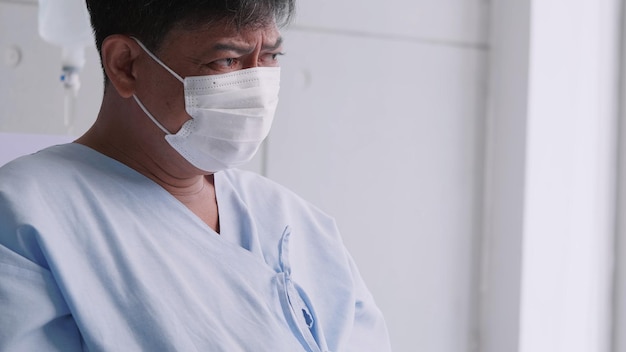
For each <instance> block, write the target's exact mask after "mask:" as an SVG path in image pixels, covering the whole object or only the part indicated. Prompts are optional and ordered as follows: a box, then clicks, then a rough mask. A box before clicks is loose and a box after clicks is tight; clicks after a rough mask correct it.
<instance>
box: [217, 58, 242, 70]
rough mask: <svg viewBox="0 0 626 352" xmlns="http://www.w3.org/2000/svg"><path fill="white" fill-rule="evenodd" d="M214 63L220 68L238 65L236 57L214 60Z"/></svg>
mask: <svg viewBox="0 0 626 352" xmlns="http://www.w3.org/2000/svg"><path fill="white" fill-rule="evenodd" d="M213 64H215V65H216V66H218V67H220V68H232V67H234V66H235V65H237V59H235V58H226V59H220V60H215V61H213Z"/></svg>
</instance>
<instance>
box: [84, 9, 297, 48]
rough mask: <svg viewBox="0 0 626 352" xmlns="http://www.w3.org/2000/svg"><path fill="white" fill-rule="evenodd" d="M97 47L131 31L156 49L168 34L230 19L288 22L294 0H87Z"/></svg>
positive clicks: (244, 24)
mask: <svg viewBox="0 0 626 352" xmlns="http://www.w3.org/2000/svg"><path fill="white" fill-rule="evenodd" d="M86 2H87V9H88V10H89V14H90V16H91V26H92V27H93V30H94V33H95V38H96V47H97V48H98V51H101V49H102V42H103V41H104V39H105V38H106V37H108V36H110V35H112V34H126V35H132V36H134V37H137V38H138V39H140V40H141V41H142V42H143V43H144V45H146V46H147V47H148V49H150V50H151V51H153V52H157V51H158V49H159V47H160V45H161V44H162V41H163V39H164V37H165V36H166V34H167V33H168V32H169V31H170V30H172V29H173V28H176V27H178V26H181V27H182V28H195V27H198V26H202V25H207V24H211V23H214V22H218V21H227V22H226V23H227V24H229V25H234V26H236V28H239V29H240V28H246V27H250V26H263V25H266V24H268V23H269V22H270V21H273V20H275V21H276V24H277V25H279V26H284V25H285V24H287V23H288V22H289V20H290V19H291V17H292V16H293V14H294V11H295V0H86Z"/></svg>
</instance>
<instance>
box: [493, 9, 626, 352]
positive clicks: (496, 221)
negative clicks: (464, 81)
mask: <svg viewBox="0 0 626 352" xmlns="http://www.w3.org/2000/svg"><path fill="white" fill-rule="evenodd" d="M512 3H515V4H514V5H513V4H512ZM512 5H513V6H512ZM620 5H621V2H620V1H619V0H575V1H567V0H525V1H507V0H499V1H494V3H493V7H492V11H493V17H492V27H491V28H492V40H491V44H492V47H491V48H492V56H491V60H492V65H491V66H490V77H491V87H490V92H489V100H490V109H489V111H490V115H489V123H488V126H489V133H488V141H489V142H488V148H487V150H488V151H489V157H488V160H489V161H488V163H487V180H489V181H493V184H492V185H491V184H488V185H487V193H486V194H487V197H486V207H485V208H486V216H485V229H486V234H485V238H484V239H485V243H484V244H485V247H484V248H485V250H484V252H483V255H484V257H483V258H484V260H485V266H484V267H485V271H484V276H483V282H484V285H485V286H484V295H483V299H482V302H483V305H482V306H483V311H482V324H483V325H482V326H481V330H482V347H483V351H484V352H492V351H493V352H500V351H511V352H516V351H519V352H543V351H546V352H548V351H549V352H555V351H567V352H572V351H573V352H577V351H580V352H608V351H611V350H612V349H611V348H612V346H611V336H610V334H611V311H612V307H611V293H612V289H611V287H612V282H611V281H612V277H611V276H612V271H613V251H614V249H613V245H614V236H615V216H616V215H617V214H616V211H615V203H616V198H615V194H616V163H617V157H616V151H617V149H616V137H617V107H618V102H617V97H618V94H617V93H618V84H617V83H618V65H617V64H618V53H619V51H618V47H619V43H620V35H619V23H620V15H619V14H620ZM620 216H623V215H621V214H620ZM618 299H620V298H618ZM616 333H617V334H623V333H624V332H623V331H621V332H620V331H616Z"/></svg>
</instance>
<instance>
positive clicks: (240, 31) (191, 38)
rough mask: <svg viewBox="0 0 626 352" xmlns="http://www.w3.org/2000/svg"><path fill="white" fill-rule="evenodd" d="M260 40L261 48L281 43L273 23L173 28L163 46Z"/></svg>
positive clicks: (216, 24) (208, 44) (255, 41)
mask: <svg viewBox="0 0 626 352" xmlns="http://www.w3.org/2000/svg"><path fill="white" fill-rule="evenodd" d="M260 40H261V41H262V44H263V46H276V44H280V43H281V42H282V39H281V36H280V31H279V30H278V27H277V26H276V24H275V23H271V24H267V25H263V26H260V25H259V26H246V27H242V28H237V27H236V26H235V25H224V24H218V23H214V24H207V25H201V26H196V27H194V28H175V29H172V30H171V31H170V32H169V33H168V35H166V37H165V40H164V41H163V44H164V45H163V46H170V45H172V46H174V47H176V46H177V45H176V44H184V45H194V46H202V47H205V48H206V47H210V46H215V45H219V44H228V43H240V44H242V45H243V44H256V43H258V42H259V41H260Z"/></svg>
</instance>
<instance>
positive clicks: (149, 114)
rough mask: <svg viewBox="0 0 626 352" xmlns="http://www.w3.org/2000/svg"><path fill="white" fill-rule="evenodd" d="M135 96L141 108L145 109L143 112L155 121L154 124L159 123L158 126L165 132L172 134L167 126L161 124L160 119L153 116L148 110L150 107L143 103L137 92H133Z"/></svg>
mask: <svg viewBox="0 0 626 352" xmlns="http://www.w3.org/2000/svg"><path fill="white" fill-rule="evenodd" d="M133 98H135V101H136V102H137V105H139V107H140V108H141V110H143V112H144V113H145V114H146V116H148V117H149V118H150V120H152V122H154V124H155V125H157V127H158V128H160V129H161V130H162V131H163V132H165V134H172V133H171V132H170V131H168V130H167V129H166V128H165V127H163V125H161V124H160V123H159V121H157V119H155V118H154V116H152V114H151V113H150V112H149V111H148V109H146V107H145V106H144V105H143V104H142V103H141V101H140V100H139V98H137V96H136V95H135V94H133Z"/></svg>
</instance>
